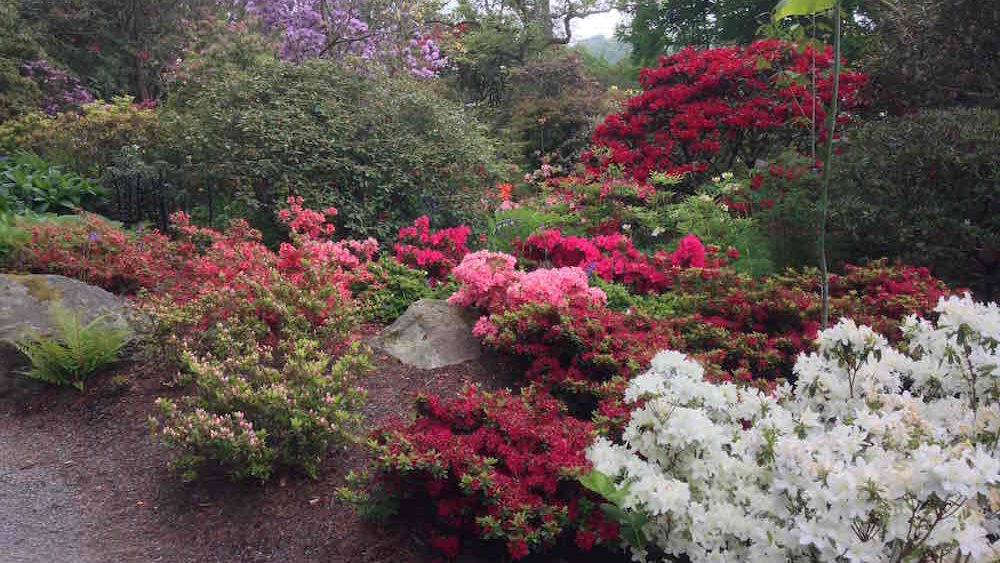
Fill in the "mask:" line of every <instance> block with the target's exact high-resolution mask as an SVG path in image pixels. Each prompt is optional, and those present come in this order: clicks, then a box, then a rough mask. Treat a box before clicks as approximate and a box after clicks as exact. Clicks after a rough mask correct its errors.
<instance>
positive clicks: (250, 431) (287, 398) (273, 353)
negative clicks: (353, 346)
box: [153, 328, 369, 481]
mask: <svg viewBox="0 0 1000 563" xmlns="http://www.w3.org/2000/svg"><path fill="white" fill-rule="evenodd" d="M233 336H234V335H233V334H231V333H230V332H229V331H228V329H225V328H223V329H221V330H220V331H219V333H218V334H217V337H216V338H215V342H214V346H213V350H212V351H211V352H209V353H206V354H204V355H200V354H196V353H195V352H192V351H187V352H186V353H185V355H184V361H185V367H186V370H187V372H188V375H187V378H188V379H190V380H191V381H192V382H193V385H194V386H195V387H196V389H197V393H195V394H193V395H189V396H185V397H183V398H181V399H180V401H179V404H178V403H175V402H174V401H172V400H170V399H165V398H160V399H158V400H157V406H158V407H159V408H160V411H161V417H160V419H159V420H154V422H153V423H154V427H155V428H156V429H157V430H158V433H159V435H160V437H161V438H162V439H163V441H164V443H165V444H167V445H168V446H171V447H173V448H176V449H179V450H180V451H181V452H182V454H181V455H180V456H179V457H178V458H177V459H175V460H174V462H173V466H174V468H175V469H179V470H181V471H182V472H183V476H184V479H185V480H191V479H194V478H196V477H197V476H198V473H199V471H202V470H205V469H209V470H220V471H222V472H224V473H226V474H227V475H229V476H230V477H232V478H235V479H246V478H256V479H260V480H262V481H263V480H266V479H268V478H269V477H270V476H271V474H272V472H273V471H274V469H275V468H279V467H280V468H287V469H296V470H300V471H302V472H304V473H306V474H308V475H310V476H313V477H315V475H316V471H317V469H318V468H319V465H320V463H321V461H322V459H323V457H324V456H325V455H326V453H327V450H328V449H329V447H330V446H331V445H333V444H335V443H342V442H344V441H345V440H347V439H348V438H350V437H351V436H352V435H353V434H354V432H356V431H357V429H358V425H359V423H360V421H361V413H360V409H361V404H362V402H363V400H364V393H363V391H362V390H361V389H360V388H357V387H356V386H355V385H354V383H353V380H354V378H355V377H356V376H357V374H358V373H360V372H362V371H364V370H366V369H369V366H368V359H367V358H366V357H365V356H364V355H360V354H357V353H348V354H345V355H343V356H341V357H340V358H339V359H336V360H335V359H334V358H333V357H331V356H330V354H329V353H327V352H325V351H323V350H322V349H321V348H320V346H319V344H318V343H317V342H316V341H314V340H310V339H307V338H304V337H302V338H299V339H297V340H289V341H285V342H283V343H282V344H281V345H280V346H278V347H271V346H262V345H260V344H257V343H255V342H253V341H247V340H243V339H240V338H234V337H233Z"/></svg>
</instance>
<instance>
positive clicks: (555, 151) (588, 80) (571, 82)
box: [496, 49, 615, 169]
mask: <svg viewBox="0 0 1000 563" xmlns="http://www.w3.org/2000/svg"><path fill="white" fill-rule="evenodd" d="M509 91H510V96H509V100H508V101H507V103H506V104H505V105H504V107H503V108H501V110H500V111H499V112H498V114H497V116H496V118H497V119H498V120H499V121H500V122H501V123H505V124H507V123H509V126H508V127H507V133H508V134H509V137H510V140H511V143H512V144H513V145H514V147H515V150H516V152H517V158H518V160H519V161H520V162H522V163H523V164H525V165H527V166H528V168H529V169H536V168H538V167H539V166H541V164H542V163H543V159H544V161H545V162H548V163H549V164H553V165H556V164H566V165H568V166H572V165H574V164H575V163H576V162H577V160H578V159H577V156H578V155H579V153H580V151H581V150H583V149H584V148H586V147H587V146H589V144H590V136H591V133H592V132H593V130H594V125H595V124H596V123H597V122H598V121H599V120H600V119H603V118H604V116H605V115H607V114H608V113H611V112H612V111H614V109H615V108H614V107H613V106H612V105H611V104H610V103H609V102H608V100H607V97H606V96H605V88H604V87H603V86H602V85H601V83H599V82H598V81H597V80H595V79H594V78H592V77H591V76H589V75H588V74H587V73H586V72H585V70H584V65H583V57H582V56H581V55H580V54H579V53H577V52H575V51H571V50H565V49H558V50H552V51H548V52H546V53H544V54H542V55H539V56H538V57H537V58H534V59H532V60H530V61H528V62H527V63H526V64H525V65H524V66H523V67H521V68H518V69H515V70H514V71H512V72H511V76H510V88H509Z"/></svg>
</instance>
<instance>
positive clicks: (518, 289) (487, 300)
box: [448, 250, 607, 312]
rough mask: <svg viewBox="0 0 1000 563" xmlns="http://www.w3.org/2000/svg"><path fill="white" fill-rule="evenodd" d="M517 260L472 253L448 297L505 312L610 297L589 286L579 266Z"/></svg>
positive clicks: (466, 304) (456, 272) (457, 271)
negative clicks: (523, 266)
mask: <svg viewBox="0 0 1000 563" xmlns="http://www.w3.org/2000/svg"><path fill="white" fill-rule="evenodd" d="M516 262H517V259H516V258H514V257H513V256H511V255H509V254H504V253H501V252H491V251H488V250H481V251H479V252H474V253H472V254H469V255H467V256H466V257H465V259H464V260H462V263H461V264H459V265H458V267H456V268H455V270H454V272H453V275H454V277H455V281H457V282H458V283H459V284H460V286H459V289H458V291H456V292H455V293H454V294H452V296H451V297H450V298H449V299H448V300H449V302H451V303H453V304H456V305H461V306H463V307H475V308H479V309H483V310H485V311H491V312H493V311H502V310H505V309H509V308H516V307H519V306H521V305H524V304H527V303H541V304H549V305H554V306H567V305H569V304H570V303H575V302H578V301H579V302H585V303H600V304H603V303H604V302H606V301H607V296H605V295H604V292H603V291H601V290H600V289H599V288H595V287H590V286H589V284H588V283H587V274H586V273H585V272H584V271H583V270H581V269H580V268H553V269H545V268H542V269H538V270H533V271H531V272H527V273H525V272H522V271H520V270H516V269H514V266H515V264H516Z"/></svg>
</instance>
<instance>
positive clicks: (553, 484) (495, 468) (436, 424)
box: [372, 388, 617, 560]
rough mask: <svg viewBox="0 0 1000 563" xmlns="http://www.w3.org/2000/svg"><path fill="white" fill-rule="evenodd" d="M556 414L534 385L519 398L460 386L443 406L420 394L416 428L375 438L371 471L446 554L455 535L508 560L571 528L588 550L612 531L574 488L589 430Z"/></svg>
mask: <svg viewBox="0 0 1000 563" xmlns="http://www.w3.org/2000/svg"><path fill="white" fill-rule="evenodd" d="M564 410H565V407H563V406H562V404H561V403H560V402H559V401H558V400H556V399H555V398H553V397H552V396H550V395H548V394H547V393H545V392H544V391H542V390H540V389H537V388H528V389H525V390H524V392H523V393H522V395H521V396H516V395H512V394H511V393H510V392H509V391H500V392H497V393H486V392H481V391H478V390H476V389H474V388H467V389H466V390H465V391H464V392H463V394H462V396H461V397H459V398H458V399H456V400H453V401H450V402H447V403H444V402H442V401H440V399H438V398H437V397H435V396H422V397H420V398H419V399H418V401H417V411H418V415H417V419H416V421H415V422H413V423H412V424H409V425H406V426H391V427H388V428H383V429H381V430H379V431H378V432H376V434H375V439H374V441H373V446H372V448H373V452H374V456H375V461H374V463H373V467H376V468H378V475H377V479H378V480H379V482H380V483H381V484H382V485H383V486H384V487H386V488H387V489H388V490H389V491H391V492H394V493H396V494H397V495H399V496H401V497H403V498H404V499H408V500H410V501H413V502H412V503H411V504H414V506H415V507H416V509H417V510H419V509H421V508H423V509H425V510H426V512H427V513H426V518H427V519H428V520H429V521H430V522H431V523H432V524H431V525H432V527H433V528H434V531H433V532H432V534H431V545H432V547H434V548H435V549H437V550H438V551H440V552H441V553H442V554H444V555H446V556H449V557H453V556H455V555H456V554H457V552H458V549H459V546H460V544H459V537H460V536H462V535H473V536H476V537H480V538H482V539H485V540H498V541H499V542H501V543H502V544H503V545H505V546H506V547H507V551H508V553H509V554H510V556H511V557H512V558H513V559H515V560H516V559H521V558H523V557H524V556H526V555H528V553H529V552H530V551H543V550H545V549H549V548H551V547H553V546H554V545H555V544H556V543H557V542H558V541H560V540H561V539H563V538H565V537H568V536H567V532H568V530H570V529H572V528H577V529H578V530H579V531H578V532H577V533H578V537H579V533H580V532H582V533H583V536H582V540H581V541H578V542H577V544H578V545H581V546H583V547H586V548H587V549H589V548H590V547H592V546H593V543H594V542H593V541H591V540H592V539H598V537H599V538H600V539H599V540H598V541H603V542H604V543H611V542H614V540H615V539H616V538H617V526H616V525H615V524H613V523H610V522H608V521H606V520H605V519H604V518H603V515H602V514H601V512H600V510H595V509H594V508H595V506H594V504H593V503H591V502H590V501H589V500H587V495H586V494H585V491H584V490H583V489H582V488H581V487H580V486H579V485H578V484H577V482H576V477H577V476H578V475H580V474H581V472H583V471H586V469H587V466H588V464H587V461H586V458H585V456H584V449H585V448H586V447H587V445H588V444H589V443H590V441H591V440H592V439H593V434H592V431H591V425H590V424H589V423H587V422H583V421H580V420H577V419H575V418H573V417H569V416H566V414H565V412H564ZM588 532H589V533H588ZM591 534H593V535H591Z"/></svg>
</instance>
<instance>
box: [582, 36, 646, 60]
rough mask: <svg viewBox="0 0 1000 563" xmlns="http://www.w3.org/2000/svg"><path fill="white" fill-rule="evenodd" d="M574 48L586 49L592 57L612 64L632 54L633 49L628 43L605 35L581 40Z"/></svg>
mask: <svg viewBox="0 0 1000 563" xmlns="http://www.w3.org/2000/svg"><path fill="white" fill-rule="evenodd" d="M574 47H576V48H578V49H584V50H586V51H587V52H588V53H590V54H591V55H594V56H595V57H600V58H602V59H604V60H606V61H608V62H609V63H611V64H614V63H617V62H618V61H620V60H622V59H624V58H625V57H627V56H629V54H630V53H631V52H632V47H631V46H630V45H629V44H628V43H622V42H620V41H618V40H616V39H612V38H610V37H605V36H604V35H595V36H593V37H588V38H586V39H581V40H580V41H577V42H576V43H574Z"/></svg>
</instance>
